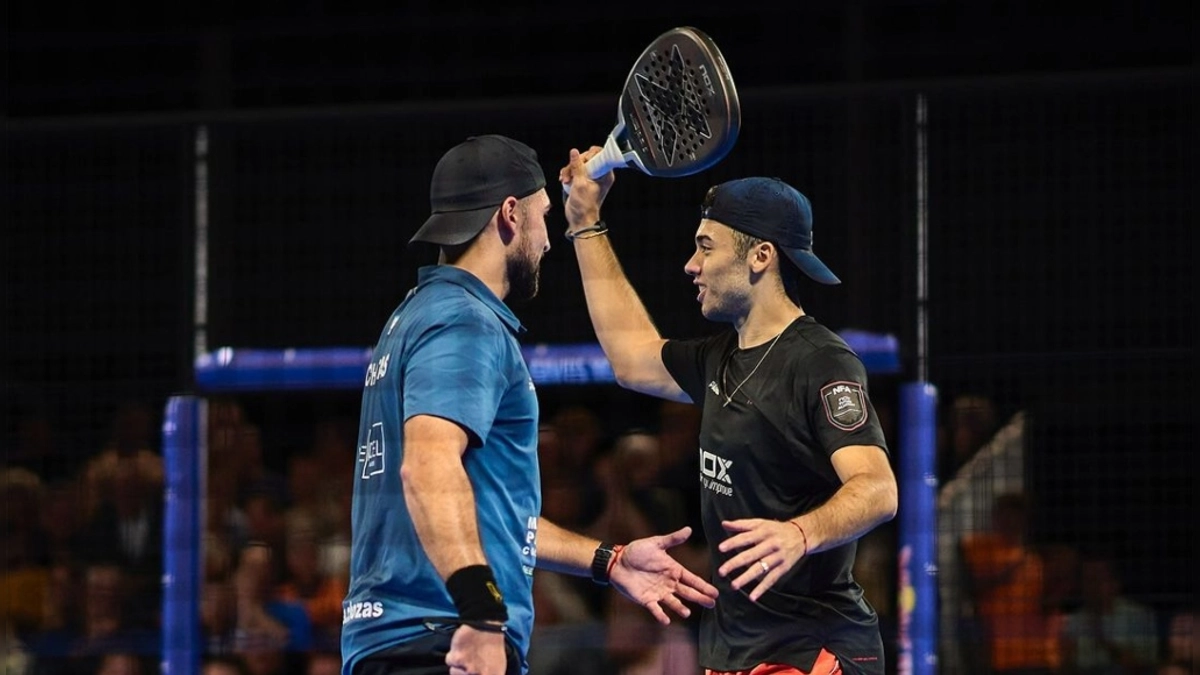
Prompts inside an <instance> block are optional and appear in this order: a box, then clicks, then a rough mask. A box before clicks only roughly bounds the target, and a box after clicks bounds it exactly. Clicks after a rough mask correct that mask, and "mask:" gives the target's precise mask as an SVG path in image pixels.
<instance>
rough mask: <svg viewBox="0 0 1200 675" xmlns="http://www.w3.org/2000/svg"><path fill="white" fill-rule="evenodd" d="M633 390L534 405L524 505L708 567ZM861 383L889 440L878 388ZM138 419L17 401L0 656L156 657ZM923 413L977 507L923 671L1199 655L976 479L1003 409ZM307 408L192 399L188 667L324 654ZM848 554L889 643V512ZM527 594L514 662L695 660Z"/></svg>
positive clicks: (1057, 667)
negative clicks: (946, 649) (79, 433)
mask: <svg viewBox="0 0 1200 675" xmlns="http://www.w3.org/2000/svg"><path fill="white" fill-rule="evenodd" d="M652 405H655V406H657V408H656V409H655V411H654V412H653V414H651V415H650V417H652V418H653V423H651V424H647V425H646V426H645V427H625V426H622V425H620V424H614V422H613V420H607V419H605V418H604V416H603V415H602V412H601V411H600V410H598V409H597V408H595V407H593V406H589V405H585V404H564V405H562V406H559V407H557V408H554V409H551V410H548V411H547V413H548V414H547V415H546V416H545V417H544V419H543V424H542V427H541V429H540V433H539V455H540V460H541V471H542V475H541V480H542V486H543V513H544V515H545V517H547V518H549V519H550V520H553V521H554V522H556V523H558V524H560V525H563V526H566V527H569V528H572V529H576V530H578V531H582V532H586V533H589V534H591V535H593V536H595V537H597V538H600V539H604V540H607V541H617V542H620V541H628V540H630V539H634V538H637V537H642V536H646V535H649V534H662V533H665V532H669V531H672V530H675V529H677V528H679V527H682V526H685V525H689V526H691V527H692V528H693V534H692V539H691V540H690V541H689V542H688V544H686V545H684V546H682V547H680V548H679V549H677V551H676V554H677V555H678V556H679V557H680V559H681V561H682V562H683V563H684V564H686V565H687V566H688V567H690V568H691V569H693V570H695V571H697V572H698V573H700V574H702V575H707V574H709V572H710V570H709V564H708V557H707V552H706V548H705V542H704V538H703V533H702V531H701V528H700V526H699V521H698V517H699V513H698V508H697V506H698V503H699V498H700V497H699V483H698V481H697V475H698V472H697V467H696V462H697V445H696V443H697V440H696V439H697V437H698V429H699V415H698V410H697V409H696V408H695V407H693V406H690V405H683V404H676V403H671V402H660V401H657V400H656V401H654V402H653V403H652ZM876 405H877V408H878V409H879V412H880V414H881V416H883V417H884V418H885V419H884V422H885V424H884V428H885V433H886V434H887V435H888V440H889V443H890V444H891V445H892V450H893V457H895V434H894V420H893V419H892V412H891V410H892V408H891V406H890V405H889V404H888V402H887V401H877V403H876ZM1014 419H1015V420H1017V421H1020V420H1019V417H1015V418H1014ZM156 420H157V416H156V414H155V413H154V411H153V408H151V407H149V406H147V405H145V404H137V403H134V404H128V405H124V406H121V407H120V408H119V409H118V410H117V411H116V413H115V415H114V416H113V419H112V425H111V433H110V434H109V439H108V441H107V442H106V443H105V444H103V446H102V447H101V448H99V449H98V450H97V451H95V452H94V453H91V454H90V455H89V454H87V453H82V454H81V455H80V456H79V459H78V460H76V461H68V460H65V459H63V457H62V455H60V454H57V453H56V452H55V449H54V448H52V447H51V445H52V444H53V441H52V437H53V428H52V425H51V423H50V421H49V420H46V419H43V418H39V417H36V416H30V417H28V418H26V419H22V420H20V425H19V428H18V429H17V430H16V433H14V434H12V438H14V439H15V444H14V446H13V447H11V448H6V449H5V453H4V462H3V467H2V469H0V498H2V504H3V509H2V512H0V516H2V534H0V536H2V538H3V539H2V540H3V546H2V551H0V554H2V556H3V557H2V562H0V659H2V661H0V664H2V666H3V667H2V669H0V670H2V672H3V673H5V674H6V675H7V674H12V675H94V674H96V675H146V674H148V673H155V672H159V668H160V666H159V663H160V660H161V633H160V631H161V622H162V617H161V614H162V575H163V567H162V566H163V541H162V533H163V509H164V500H163V494H164V467H163V458H162V455H161V451H160V448H159V446H160V444H161V439H160V435H159V431H158V428H157V425H156ZM942 420H943V423H942V429H941V437H940V445H941V452H942V455H941V459H942V463H941V465H940V466H939V474H940V475H939V481H940V483H942V487H941V488H940V490H941V491H942V492H943V495H942V497H943V500H942V501H943V508H946V509H950V508H954V507H953V505H952V506H946V504H950V503H951V502H953V503H954V504H961V503H962V501H961V500H962V499H963V497H962V496H961V493H955V490H958V491H968V492H971V491H973V494H974V497H973V499H974V501H972V502H971V503H972V506H971V508H972V509H974V511H973V513H976V514H977V515H980V514H981V515H980V517H979V518H977V521H978V522H973V523H970V524H969V526H965V527H964V529H963V530H962V531H961V532H958V533H957V534H956V535H955V538H954V541H953V542H952V543H951V546H952V549H953V551H954V555H955V557H954V560H955V564H956V565H957V566H958V568H959V569H958V570H956V572H958V573H957V574H955V575H950V576H949V577H948V578H952V579H954V583H955V584H956V588H955V589H953V591H943V592H944V593H946V594H947V597H953V598H955V613H954V621H955V622H956V625H955V630H954V631H952V634H953V635H955V636H956V637H955V639H956V640H958V641H959V643H960V644H961V645H965V646H966V648H965V649H963V650H962V651H963V652H964V654H966V655H968V656H969V658H968V659H963V660H962V661H963V662H960V663H958V664H957V666H955V667H957V668H958V669H959V670H958V671H955V670H952V669H951V670H945V671H944V672H947V673H952V672H964V673H1018V672H1020V673H1041V672H1045V673H1078V674H1092V675H1108V674H1113V675H1116V674H1126V673H1134V674H1136V673H1146V674H1148V675H1183V674H1184V673H1196V672H1198V671H1197V665H1196V664H1197V662H1196V656H1197V655H1196V643H1195V628H1194V621H1195V616H1196V613H1195V606H1194V604H1191V605H1187V604H1185V605H1184V606H1180V607H1175V608H1171V611H1161V608H1155V607H1150V606H1147V605H1144V604H1142V603H1139V602H1138V601H1137V600H1135V599H1134V598H1131V597H1128V596H1127V595H1126V594H1124V592H1123V590H1122V570H1121V569H1120V565H1119V562H1120V561H1119V559H1117V557H1115V556H1113V555H1112V554H1111V551H1105V550H1079V549H1077V548H1075V547H1072V546H1069V545H1066V544H1061V543H1054V542H1050V543H1047V542H1035V541H1031V539H1030V537H1029V536H1028V525H1029V522H1030V519H1031V518H1032V517H1034V516H1035V512H1034V510H1033V508H1034V507H1033V505H1032V500H1031V499H1030V496H1029V495H1027V494H1025V492H1024V491H1023V489H1020V488H1021V486H1017V489H1011V490H1010V489H993V488H994V487H995V483H992V484H991V485H992V487H991V488H989V489H988V490H985V491H982V492H981V491H980V490H979V485H980V481H979V479H978V477H977V476H976V475H975V474H978V473H979V472H981V471H984V470H985V469H986V467H984V468H981V465H983V464H987V465H988V466H991V467H993V468H994V467H995V466H997V465H1003V464H1004V462H1006V461H1009V459H1008V458H1006V457H1005V453H1006V452H1007V450H1006V449H1005V448H1006V447H1008V446H1005V445H1004V443H1003V441H1004V439H1005V433H1007V432H1006V431H1005V430H1006V429H1009V428H1010V427H1011V425H1012V424H1013V420H1003V419H1000V417H999V414H998V412H997V411H996V410H995V408H994V406H993V405H992V404H991V402H990V401H989V400H988V399H987V398H986V397H981V396H974V395H972V396H962V397H958V398H956V399H954V400H953V401H951V402H949V404H948V405H947V406H946V410H945V412H944V413H943V415H942ZM309 422H311V428H312V430H313V431H312V434H311V438H309V439H308V441H307V442H306V443H305V444H302V445H301V446H298V447H294V448H288V449H287V450H286V452H279V451H277V449H273V448H266V447H264V434H263V433H262V430H261V429H260V428H259V426H258V422H256V421H255V420H253V419H250V417H249V416H248V415H247V413H246V411H245V409H244V408H243V406H242V405H241V404H240V403H239V402H238V401H237V400H235V399H216V400H211V401H210V402H209V406H208V429H207V438H208V456H207V464H206V477H205V478H206V481H205V482H206V495H207V500H206V503H205V507H206V508H205V518H204V523H205V524H204V535H203V541H202V542H201V545H202V549H201V550H202V560H203V562H202V567H203V584H202V589H201V593H200V595H201V598H200V606H199V608H198V614H199V617H200V623H201V626H202V650H203V669H202V673H203V674H204V675H282V674H285V673H286V674H301V675H335V674H336V673H339V672H340V666H341V659H340V656H339V650H338V645H339V634H340V628H341V622H342V598H343V596H344V595H345V592H346V582H347V569H348V567H347V566H348V562H349V555H350V551H349V541H350V531H349V523H350V520H349V513H350V501H351V488H352V484H353V478H354V476H353V472H354V467H355V462H354V461H353V458H354V457H356V443H357V441H356V436H357V420H355V419H348V418H346V417H345V416H330V417H329V418H327V419H316V420H310V421H309ZM268 450H270V451H268ZM973 472H974V473H973ZM1010 487H1011V486H1010ZM954 500H958V501H954ZM979 501H986V506H980V504H979V503H977V502H979ZM942 534H943V538H944V537H945V533H944V532H943V533H942ZM855 575H856V577H857V578H858V580H859V582H860V583H861V584H862V586H863V587H864V589H865V592H866V594H867V598H868V600H869V601H870V602H871V603H872V604H873V605H874V606H875V608H876V610H877V611H878V612H879V615H880V619H881V622H882V628H883V633H884V637H885V641H887V642H888V643H889V645H888V648H889V650H890V651H891V653H890V654H889V661H890V662H891V663H895V662H896V661H895V658H894V650H895V647H894V642H895V639H894V638H895V635H896V627H897V625H898V621H899V619H898V617H897V603H896V602H895V598H896V597H897V588H896V541H895V531H894V527H893V526H892V525H891V524H889V525H887V526H884V527H881V528H879V529H878V530H876V531H875V532H872V533H871V534H870V535H869V536H868V537H867V538H865V539H864V540H862V541H861V542H860V545H859V555H858V561H857V564H856V568H855ZM534 596H535V603H536V624H535V629H534V634H533V636H532V641H531V647H530V651H529V659H530V675H592V674H595V675H600V674H606V675H607V674H618V675H696V674H697V673H698V672H700V671H699V666H698V663H697V649H696V636H697V633H696V631H697V623H696V619H695V618H693V619H689V620H687V621H678V620H677V621H675V622H674V623H673V624H672V625H671V626H669V627H663V626H660V625H658V624H657V623H655V622H654V621H653V620H652V619H651V617H650V615H649V614H648V613H646V612H644V611H642V610H640V608H637V607H636V606H634V605H632V603H630V602H629V601H628V600H626V599H624V598H623V597H622V596H620V595H619V594H617V593H616V592H615V591H613V590H611V589H610V588H607V587H600V586H597V585H595V584H593V583H592V582H591V581H590V580H589V579H586V578H576V577H567V576H563V575H559V574H554V573H546V572H542V571H538V572H536V573H535V578H534ZM946 616H947V615H946V613H945V612H943V622H945V620H946Z"/></svg>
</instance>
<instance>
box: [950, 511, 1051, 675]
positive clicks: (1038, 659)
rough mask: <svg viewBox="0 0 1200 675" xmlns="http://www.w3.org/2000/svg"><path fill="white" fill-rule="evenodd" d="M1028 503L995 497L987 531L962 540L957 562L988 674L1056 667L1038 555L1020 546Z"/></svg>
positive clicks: (1037, 674)
mask: <svg viewBox="0 0 1200 675" xmlns="http://www.w3.org/2000/svg"><path fill="white" fill-rule="evenodd" d="M1029 510H1030V508H1029V502H1028V500H1027V498H1026V497H1025V495H1023V494H1020V493H1011V492H1010V493H1005V494H1002V495H999V496H997V497H996V499H995V501H994V503H993V506H992V524H991V529H990V530H988V531H985V532H981V533H978V534H971V535H967V536H966V537H964V538H963V541H962V549H963V560H964V561H965V562H966V567H967V571H968V574H969V578H970V590H971V594H972V597H973V599H974V604H975V611H976V613H977V615H978V617H979V620H980V622H981V624H982V625H983V629H984V631H985V635H986V639H987V645H988V652H989V656H990V662H991V671H992V672H993V673H1003V674H1005V675H1044V674H1048V673H1052V672H1054V671H1055V669H1056V668H1057V666H1058V663H1057V661H1058V653H1059V650H1058V647H1057V644H1056V643H1057V636H1056V632H1055V631H1054V629H1053V627H1052V626H1051V622H1050V621H1049V617H1048V616H1047V613H1046V610H1045V603H1044V600H1043V598H1044V595H1045V579H1044V569H1043V564H1042V559H1041V556H1040V555H1039V554H1038V552H1037V551H1035V550H1034V549H1033V548H1032V547H1030V545H1029V543H1028V542H1027V541H1026V533H1027V527H1028V521H1029Z"/></svg>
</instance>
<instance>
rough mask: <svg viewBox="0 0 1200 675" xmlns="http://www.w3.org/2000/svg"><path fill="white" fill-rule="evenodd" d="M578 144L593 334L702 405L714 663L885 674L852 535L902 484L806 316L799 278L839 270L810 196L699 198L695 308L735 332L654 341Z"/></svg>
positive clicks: (703, 633)
mask: <svg viewBox="0 0 1200 675" xmlns="http://www.w3.org/2000/svg"><path fill="white" fill-rule="evenodd" d="M597 151H599V148H592V149H590V150H589V151H588V152H586V153H582V154H581V153H579V152H578V151H576V150H572V151H571V153H570V163H569V164H568V165H567V166H566V167H564V168H563V169H562V171H561V173H560V176H559V178H560V180H561V181H562V182H563V183H564V185H565V186H567V187H568V188H569V191H568V194H569V197H568V198H567V201H566V205H565V207H566V216H567V223H568V230H567V238H568V239H569V240H571V241H572V242H573V244H574V248H575V253H576V256H577V258H578V261H579V267H580V273H581V275H582V279H583V286H584V293H585V295H586V296H587V303H588V310H589V312H590V315H591V318H592V323H593V326H594V328H595V330H596V335H597V338H598V339H599V341H600V344H601V346H602V347H603V348H604V352H605V354H606V355H607V357H608V359H609V361H610V362H611V364H612V367H613V372H614V374H615V375H616V378H617V381H618V382H619V383H620V384H621V386H623V387H625V388H628V389H632V390H635V391H639V392H642V393H644V394H648V395H652V396H657V397H661V398H665V399H670V400H676V401H688V402H691V403H693V404H695V405H698V406H700V407H701V408H702V411H703V413H702V418H701V430H700V451H699V453H700V457H699V466H700V476H699V480H700V483H701V488H702V489H701V495H702V496H701V504H700V506H701V515H702V518H703V523H704V530H705V536H706V539H707V541H708V545H709V549H710V555H711V556H712V563H713V569H714V570H715V571H716V574H715V576H714V579H713V583H714V584H715V585H716V586H717V587H718V588H719V589H720V597H719V598H718V600H717V604H716V607H715V608H714V609H713V610H711V611H706V612H705V613H704V615H703V616H702V618H701V629H700V662H701V665H703V666H704V668H705V670H706V673H709V674H710V675H720V674H727V673H737V674H753V675H759V674H760V673H771V674H773V675H774V674H779V675H805V674H808V673H817V672H820V673H839V672H845V673H870V674H877V673H878V674H882V673H884V672H885V671H884V663H883V646H882V640H881V638H880V633H879V626H878V619H877V617H876V614H875V611H874V609H873V608H872V607H871V606H870V605H869V604H868V603H867V601H866V600H865V599H864V598H863V594H862V588H861V587H859V585H858V584H857V583H856V582H855V581H854V578H853V576H852V575H851V568H852V567H853V565H854V556H855V549H856V541H857V540H858V538H859V537H861V536H862V535H863V534H865V533H867V532H869V531H870V530H871V529H872V528H874V527H876V526H877V525H879V524H881V523H883V522H886V521H888V520H890V519H891V518H892V517H894V515H895V513H896V504H897V490H896V480H895V476H894V475H893V473H892V470H891V466H890V463H889V461H888V455H887V450H886V444H885V441H884V436H883V432H882V430H881V428H880V425H879V420H878V419H877V417H876V414H875V410H874V408H873V406H872V404H871V400H870V398H869V396H868V392H867V377H866V370H865V368H864V367H863V364H862V362H861V361H860V360H859V358H858V356H857V355H856V354H855V353H854V352H853V351H852V350H851V349H850V347H849V346H848V345H847V344H846V343H845V342H844V341H843V340H842V339H841V338H840V337H838V336H837V335H836V334H835V333H833V332H832V331H830V330H829V329H827V328H825V327H824V326H822V325H821V324H820V323H818V322H817V321H816V320H815V319H814V318H813V317H811V316H808V315H806V314H805V313H804V310H803V309H802V308H801V306H800V303H799V299H798V296H799V293H798V289H799V287H800V284H801V273H803V274H804V275H806V276H807V277H809V278H811V279H813V280H815V281H817V282H820V283H824V284H836V283H839V280H838V278H837V277H836V276H834V274H833V273H832V272H831V271H830V270H829V268H828V267H826V266H825V264H824V263H822V262H821V261H820V259H818V258H817V257H816V255H814V254H813V251H812V211H811V206H810V205H809V202H808V199H807V198H806V197H804V195H802V194H801V193H800V192H798V191H797V190H795V189H794V188H792V187H791V186H789V185H787V184H786V183H784V182H783V181H781V180H779V179H775V178H758V177H755V178H745V179H741V180H735V181H730V182H728V183H723V184H721V185H718V186H716V187H714V188H712V189H710V190H709V192H708V194H707V195H706V197H705V200H704V205H703V211H702V215H701V220H700V225H699V227H698V228H697V230H696V235H695V242H696V250H695V253H694V254H693V255H692V257H691V258H690V259H689V260H688V261H687V264H686V266H685V268H684V269H685V271H686V272H687V273H688V275H690V276H691V277H692V280H693V283H694V284H695V285H696V287H697V289H698V292H697V296H696V300H697V302H699V304H700V311H701V313H702V314H703V315H704V316H705V317H706V318H707V319H709V320H711V321H717V322H722V323H728V324H730V325H731V328H730V329H729V330H727V331H723V332H720V333H718V334H716V335H714V336H712V337H708V338H702V339H693V340H676V339H664V338H663V337H662V336H661V335H660V334H659V332H658V330H657V328H655V326H654V324H653V322H652V321H651V319H650V317H649V315H648V313H647V312H646V310H645V307H644V305H643V304H642V302H641V301H640V299H639V298H638V296H637V294H636V292H635V291H634V289H633V288H632V286H631V285H630V283H629V281H628V279H627V278H626V276H625V274H624V272H623V271H622V269H621V265H620V263H619V261H618V260H617V257H616V255H615V253H614V252H613V248H612V245H611V244H610V242H609V241H608V237H607V236H606V235H607V231H608V228H607V225H605V224H604V222H603V221H602V220H601V219H600V205H601V204H602V203H603V200H604V197H605V196H606V195H607V193H608V190H609V188H610V187H611V186H612V182H613V176H612V173H611V172H610V173H609V174H607V175H606V176H604V177H602V178H600V179H598V180H596V181H593V180H591V179H590V178H588V176H587V173H586V170H585V168H584V163H585V162H586V161H587V160H588V159H590V158H591V157H592V156H593V155H594V154H595V153H596V152H597Z"/></svg>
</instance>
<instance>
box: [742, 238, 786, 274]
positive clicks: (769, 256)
mask: <svg viewBox="0 0 1200 675" xmlns="http://www.w3.org/2000/svg"><path fill="white" fill-rule="evenodd" d="M749 255H750V269H751V270H752V271H754V272H755V273H762V272H764V271H766V269H767V268H768V267H770V266H771V261H772V260H774V259H776V258H778V257H779V251H778V250H776V248H775V245H774V244H772V243H771V242H769V241H764V242H760V243H759V244H758V245H757V246H755V247H754V248H752V249H750V253H749Z"/></svg>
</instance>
